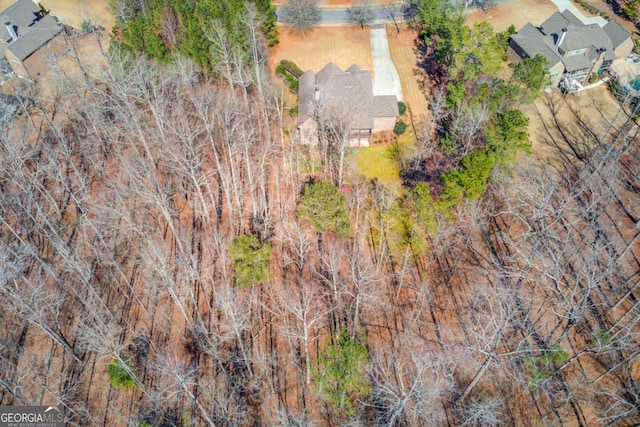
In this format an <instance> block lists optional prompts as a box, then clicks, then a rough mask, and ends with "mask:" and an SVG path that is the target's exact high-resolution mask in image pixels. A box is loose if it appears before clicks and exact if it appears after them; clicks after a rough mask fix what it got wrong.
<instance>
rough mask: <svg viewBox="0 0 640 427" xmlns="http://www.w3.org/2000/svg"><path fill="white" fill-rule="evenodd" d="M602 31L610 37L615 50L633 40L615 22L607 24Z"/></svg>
mask: <svg viewBox="0 0 640 427" xmlns="http://www.w3.org/2000/svg"><path fill="white" fill-rule="evenodd" d="M602 29H603V30H604V32H605V33H606V34H607V35H608V36H609V39H611V45H612V46H613V48H614V49H616V48H617V47H618V46H620V45H621V44H622V43H624V42H625V41H627V40H629V39H630V38H631V34H629V32H628V31H627V30H625V29H624V28H622V27H621V26H620V24H618V23H617V22H616V21H614V20H611V21H609V22H607V25H605V26H604V27H603V28H602Z"/></svg>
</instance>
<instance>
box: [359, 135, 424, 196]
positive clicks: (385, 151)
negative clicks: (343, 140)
mask: <svg viewBox="0 0 640 427" xmlns="http://www.w3.org/2000/svg"><path fill="white" fill-rule="evenodd" d="M399 146H400V149H401V151H404V152H410V151H412V150H413V148H414V147H415V138H414V136H413V133H412V132H411V130H410V129H407V132H405V134H404V135H402V136H401V137H400V140H399ZM352 155H353V156H355V158H356V164H357V165H358V169H359V170H360V173H361V174H362V175H363V176H364V177H365V178H367V179H373V178H378V180H379V181H380V182H381V183H382V184H384V185H385V186H386V187H390V188H391V187H397V186H400V185H401V183H402V182H401V180H400V165H399V164H398V162H397V161H396V159H395V158H394V155H393V144H391V143H387V144H376V145H373V146H371V147H366V148H357V149H355V150H354V152H353V154H352Z"/></svg>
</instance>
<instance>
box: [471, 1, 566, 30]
mask: <svg viewBox="0 0 640 427" xmlns="http://www.w3.org/2000/svg"><path fill="white" fill-rule="evenodd" d="M557 11H558V8H557V7H556V5H554V4H553V3H552V2H551V0H518V1H515V2H513V3H509V4H506V5H504V6H498V7H496V8H495V9H492V10H491V11H489V13H488V14H485V13H484V12H482V11H475V12H470V13H469V14H468V15H467V24H468V25H473V24H475V23H476V22H480V21H488V22H490V23H491V24H492V25H493V27H494V28H495V29H496V31H504V30H506V29H507V28H509V26H510V25H511V24H513V25H514V26H515V27H516V30H519V29H520V28H522V27H523V26H524V25H525V24H526V23H527V22H531V23H532V24H533V25H540V24H542V22H544V20H545V19H547V18H548V17H549V16H551V15H552V14H553V13H554V12H557Z"/></svg>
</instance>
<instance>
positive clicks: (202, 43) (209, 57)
mask: <svg viewBox="0 0 640 427" xmlns="http://www.w3.org/2000/svg"><path fill="white" fill-rule="evenodd" d="M247 7H255V8H256V9H257V12H258V16H259V19H260V22H259V23H258V24H259V25H260V27H261V29H262V32H263V33H264V35H265V37H266V40H267V43H268V44H270V45H273V44H275V43H277V40H278V39H277V31H276V27H275V14H274V10H273V7H272V6H271V2H270V0H227V1H218V0H201V1H197V2H185V1H180V0H157V1H153V2H146V4H145V6H144V8H142V7H141V6H140V4H139V3H138V2H133V1H130V0H111V9H112V10H114V11H120V12H119V13H115V12H114V15H116V25H115V27H114V29H113V38H114V40H115V41H116V42H117V44H118V45H120V46H122V47H123V48H124V49H126V50H130V51H134V52H142V53H145V54H146V55H149V56H150V57H152V58H154V59H156V60H158V61H160V62H167V61H169V60H170V59H171V58H172V56H173V55H175V54H178V53H179V54H182V55H186V56H188V57H189V58H191V59H192V60H193V61H194V62H195V63H196V64H197V65H198V66H199V67H201V69H202V70H203V71H204V72H212V70H213V69H214V64H215V61H216V57H215V54H214V53H215V52H214V51H213V50H212V41H211V40H210V38H209V37H207V32H208V31H209V30H210V29H211V27H212V25H214V23H219V26H220V27H221V28H222V29H223V30H224V32H225V37H226V38H227V39H228V42H229V43H230V44H231V45H232V46H233V47H234V48H237V49H239V50H240V51H243V52H245V53H246V55H245V56H246V58H247V61H248V58H250V54H249V52H250V46H249V38H248V31H247V29H246V25H244V24H243V22H242V21H243V19H246V10H247V9H246V8H247Z"/></svg>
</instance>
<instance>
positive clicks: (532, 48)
mask: <svg viewBox="0 0 640 427" xmlns="http://www.w3.org/2000/svg"><path fill="white" fill-rule="evenodd" d="M633 46H634V45H633V39H632V38H631V34H629V33H628V32H627V31H626V30H625V29H624V28H622V27H621V26H620V25H619V24H618V23H617V22H615V21H613V20H612V21H609V22H608V23H607V24H606V25H605V26H604V27H600V26H599V25H598V24H589V25H586V24H584V23H583V22H582V21H581V20H580V19H579V18H578V17H576V16H575V15H574V14H572V13H571V12H570V11H568V10H564V11H562V12H556V13H554V14H553V15H551V16H550V17H549V18H548V19H547V20H546V21H544V22H543V23H542V25H541V26H540V27H535V26H533V25H531V24H530V23H528V24H526V25H525V26H524V27H522V29H520V31H518V32H517V33H516V34H514V35H512V36H511V38H510V39H509V49H508V53H509V59H510V60H511V61H512V62H513V63H517V62H519V61H521V60H522V59H524V58H528V57H534V56H536V55H538V54H539V55H542V56H544V57H545V58H546V59H547V62H548V64H549V74H550V76H551V87H552V88H557V87H560V88H562V89H564V90H568V91H572V90H575V89H576V88H577V87H578V86H579V85H581V84H583V83H585V82H586V81H587V80H589V78H590V77H591V76H592V75H593V74H594V73H598V72H603V71H606V70H608V69H609V66H610V65H611V63H612V62H613V61H614V60H616V59H621V58H625V57H626V56H627V55H629V53H631V50H632V49H633Z"/></svg>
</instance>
